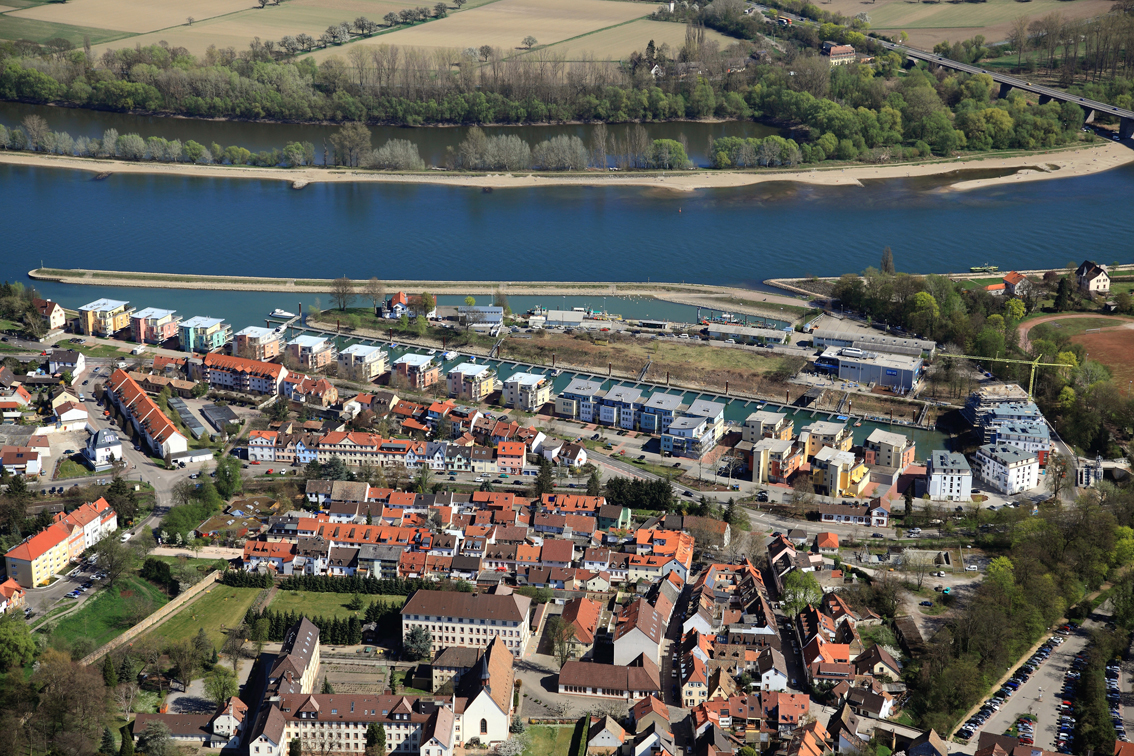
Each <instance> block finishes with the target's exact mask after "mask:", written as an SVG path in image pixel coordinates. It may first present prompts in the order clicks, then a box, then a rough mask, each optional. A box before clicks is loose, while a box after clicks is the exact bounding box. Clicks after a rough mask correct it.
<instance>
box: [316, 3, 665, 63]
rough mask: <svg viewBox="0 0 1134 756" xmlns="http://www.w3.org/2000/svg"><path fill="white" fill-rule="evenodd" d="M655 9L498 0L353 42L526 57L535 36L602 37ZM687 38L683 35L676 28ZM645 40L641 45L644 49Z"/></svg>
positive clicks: (547, 41)
mask: <svg viewBox="0 0 1134 756" xmlns="http://www.w3.org/2000/svg"><path fill="white" fill-rule="evenodd" d="M653 11H654V6H653V5H647V4H641V3H623V2H610V1H609V0H574V1H573V2H571V3H565V2H562V1H561V0H496V1H495V2H490V3H486V4H484V5H482V6H480V7H478V8H473V9H472V10H463V11H461V12H460V13H454V14H452V15H450V16H449V17H448V18H443V19H439V20H437V21H430V22H428V23H425V24H418V25H416V26H411V27H408V28H404V29H398V30H396V31H393V32H390V33H388V34H381V35H378V36H375V37H371V38H370V39H362V40H357V41H355V42H351V43H350V46H355V45H363V46H369V45H381V44H389V45H398V46H399V47H418V48H445V49H452V50H463V49H465V48H467V47H481V46H483V45H489V46H491V47H499V48H501V49H503V50H505V51H506V52H507V53H508V54H516V53H522V52H523V50H524V47H523V45H522V44H521V43H522V41H523V40H524V38H525V37H528V36H532V37H535V39H536V41H537V43H538V45H539V46H540V47H543V46H547V45H554V44H555V43H558V42H563V41H564V40H569V39H572V38H575V37H582V36H583V35H585V34H591V33H594V32H600V31H601V30H603V29H608V28H610V27H615V26H618V25H619V24H624V23H626V22H627V21H632V20H634V19H638V18H644V17H645V16H648V15H649V14H650V13H653ZM673 26H674V27H675V28H677V29H678V30H680V33H681V35H682V39H684V34H685V30H684V27H683V26H682V25H680V24H673ZM648 41H649V40H648V39H646V40H644V41H643V43H642V45H643V46H644V45H645V42H648ZM343 52H345V50H343V49H341V48H327V49H324V50H319V51H317V52H315V53H313V55H314V57H315V59H316V60H322V59H324V58H327V57H329V56H331V55H342V54H343Z"/></svg>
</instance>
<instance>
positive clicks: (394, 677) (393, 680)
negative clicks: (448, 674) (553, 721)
mask: <svg viewBox="0 0 1134 756" xmlns="http://www.w3.org/2000/svg"><path fill="white" fill-rule="evenodd" d="M409 672H410V670H408V669H395V670H394V671H393V672H392V673H391V674H390V689H391V690H397V689H398V686H399V685H404V684H405V679H406V675H408V674H409ZM402 691H403V692H405V693H408V694H409V695H411V696H414V695H416V696H429V695H432V691H428V690H422V689H421V688H414V687H412V686H410V685H406V686H405V687H404V688H402ZM525 753H527V751H525Z"/></svg>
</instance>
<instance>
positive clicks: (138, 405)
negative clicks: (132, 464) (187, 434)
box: [107, 370, 181, 443]
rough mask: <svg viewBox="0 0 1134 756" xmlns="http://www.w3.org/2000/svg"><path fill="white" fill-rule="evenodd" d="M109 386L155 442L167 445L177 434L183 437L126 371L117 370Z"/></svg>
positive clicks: (108, 382) (108, 383)
mask: <svg viewBox="0 0 1134 756" xmlns="http://www.w3.org/2000/svg"><path fill="white" fill-rule="evenodd" d="M107 385H108V386H110V389H111V390H112V391H114V393H115V394H117V395H118V396H119V398H120V400H121V403H122V404H123V405H124V406H126V407H127V408H128V409H129V410H130V412H131V413H132V414H133V415H134V418H135V419H136V420H137V421H138V423H139V424H140V425H141V426H142V427H144V428H146V429H147V430H148V431H149V434H150V437H151V438H153V439H154V440H155V441H157V442H158V443H165V442H166V441H167V440H168V439H169V438H170V437H172V436H173V435H174V434H175V433H176V434H177V435H179V436H180V435H181V433H180V432H179V431H178V430H177V427H176V426H175V425H174V424H173V423H172V422H170V420H169V418H168V417H166V416H165V414H164V413H163V412H162V411H161V410H160V409H158V406H157V404H155V403H154V400H153V399H151V398H150V397H149V396H147V395H146V392H145V391H143V390H142V387H141V386H139V385H138V384H137V382H136V381H135V380H134V379H133V378H131V377H130V376H129V375H127V374H126V372H125V371H123V370H115V371H114V372H113V373H112V374H111V376H110V380H109V381H107Z"/></svg>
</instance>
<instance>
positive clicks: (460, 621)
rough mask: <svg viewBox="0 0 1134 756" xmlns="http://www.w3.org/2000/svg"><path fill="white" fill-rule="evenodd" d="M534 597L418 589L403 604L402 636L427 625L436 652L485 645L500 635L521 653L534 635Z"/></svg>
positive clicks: (512, 648)
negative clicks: (530, 611) (531, 614)
mask: <svg viewBox="0 0 1134 756" xmlns="http://www.w3.org/2000/svg"><path fill="white" fill-rule="evenodd" d="M531 601H532V600H531V599H530V598H528V597H527V596H520V595H519V594H515V593H460V592H458V591H417V592H416V593H414V594H413V595H412V596H410V598H409V600H408V601H407V602H406V603H405V606H403V607H402V637H403V638H405V636H406V635H408V634H409V632H410V630H412V629H413V628H414V627H424V628H425V629H426V630H428V631H429V633H430V636H431V637H432V639H433V646H432V648H431V649H430V650H431V652H432V653H433V654H436V653H437V652H438V651H439V650H441V649H442V648H446V647H448V646H468V647H472V648H484V647H487V646H488V644H489V643H491V642H492V640H493V639H494V638H496V637H500V638H502V639H503V641H504V645H505V647H507V649H508V650H509V651H511V652H512V654H513V655H514V656H521V655H522V654H523V653H524V649H525V647H526V646H527V643H528V639H529V638H531V629H530V627H529V624H528V609H529V608H530V607H531Z"/></svg>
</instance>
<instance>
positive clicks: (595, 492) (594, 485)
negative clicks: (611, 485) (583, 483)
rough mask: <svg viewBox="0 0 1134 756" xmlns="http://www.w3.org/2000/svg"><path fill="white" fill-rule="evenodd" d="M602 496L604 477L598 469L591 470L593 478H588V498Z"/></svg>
mask: <svg viewBox="0 0 1134 756" xmlns="http://www.w3.org/2000/svg"><path fill="white" fill-rule="evenodd" d="M601 495H602V476H601V475H599V471H598V468H597V467H596V468H595V469H593V470H591V477H589V478H587V496H601Z"/></svg>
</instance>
